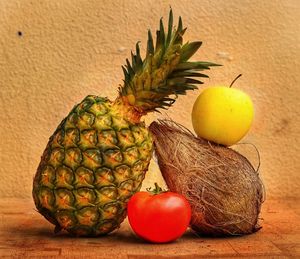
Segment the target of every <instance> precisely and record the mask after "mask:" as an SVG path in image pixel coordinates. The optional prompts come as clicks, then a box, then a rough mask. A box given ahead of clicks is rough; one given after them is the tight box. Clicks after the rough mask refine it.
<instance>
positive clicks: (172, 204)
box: [127, 192, 191, 243]
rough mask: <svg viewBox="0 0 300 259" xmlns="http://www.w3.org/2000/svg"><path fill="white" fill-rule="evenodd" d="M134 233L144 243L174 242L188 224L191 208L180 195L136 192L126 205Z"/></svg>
mask: <svg viewBox="0 0 300 259" xmlns="http://www.w3.org/2000/svg"><path fill="white" fill-rule="evenodd" d="M127 211H128V219H129V223H130V225H131V227H132V229H133V231H134V232H135V233H136V234H137V235H138V236H140V237H141V238H144V239H145V240H147V241H150V242H154V243H165V242H170V241H173V240H176V239H177V238H179V237H181V236H182V234H183V233H184V232H185V231H186V229H187V227H188V226H189V223H190V220H191V206H190V204H189V202H188V201H187V200H186V199H185V198H184V197H183V196H182V195H180V194H177V193H173V192H162V193H159V194H152V193H149V192H138V193H136V194H134V195H133V196H132V197H131V199H130V200H129V202H128V204H127Z"/></svg>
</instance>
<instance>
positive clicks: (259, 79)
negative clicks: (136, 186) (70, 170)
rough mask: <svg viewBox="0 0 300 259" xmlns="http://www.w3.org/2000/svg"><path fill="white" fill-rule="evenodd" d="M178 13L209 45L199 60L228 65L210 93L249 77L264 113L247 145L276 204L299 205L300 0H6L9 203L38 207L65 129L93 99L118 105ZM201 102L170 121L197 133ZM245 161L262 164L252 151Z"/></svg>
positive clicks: (4, 125)
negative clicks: (42, 177)
mask: <svg viewBox="0 0 300 259" xmlns="http://www.w3.org/2000/svg"><path fill="white" fill-rule="evenodd" d="M169 5H171V6H172V7H173V10H174V14H175V16H176V17H177V16H178V15H179V14H180V15H182V17H183V21H184V24H185V25H186V26H188V31H187V33H186V38H185V39H186V40H199V39H201V40H202V41H203V42H204V44H203V47H202V48H201V51H199V52H198V54H197V55H196V57H195V58H197V59H203V60H210V61H215V62H220V63H222V64H224V66H223V67H222V68H217V69H214V70H212V71H211V72H210V76H211V78H210V79H209V80H208V81H206V86H208V85H214V84H229V83H230V82H231V80H232V79H233V78H234V77H235V76H236V75H237V74H239V73H243V77H242V78H241V79H239V81H238V82H236V85H235V87H239V88H241V89H244V90H245V91H247V92H248V93H249V94H250V95H251V96H252V98H253V100H254V103H255V108H256V117H255V121H254V125H253V128H252V129H251V131H250V132H249V134H248V135H247V137H246V138H245V139H244V140H243V142H251V143H254V144H255V145H256V146H257V148H258V149H259V150H260V154H261V163H262V165H261V175H262V177H263V179H264V181H265V185H266V188H267V194H268V196H269V197H279V196H281V197H295V196H299V194H300V188H299V187H300V163H299V158H300V157H299V153H300V150H299V147H300V141H299V139H300V134H299V129H298V127H299V125H300V119H299V118H300V114H299V110H300V109H299V96H300V80H299V74H300V66H299V64H300V47H299V45H300V26H299V24H300V2H299V1H298V0H282V1H278V0H276V1H274V0H273V1H268V0H264V1H262V0H243V1H241V0H228V1H224V0H212V1H208V0H195V1H179V0H178V1H150V0H148V1H138V0H135V1H129V0H128V1H125V0H123V1H120V0H119V1H108V0H106V1H88V0H64V1H61V0H0V111H1V112H0V123H1V127H0V197H12V196H15V197H30V195H31V184H32V177H33V175H34V173H35V170H36V168H37V165H38V163H39V159H40V155H41V153H42V152H43V150H44V148H45V145H46V143H47V140H48V137H49V136H50V135H51V134H52V132H53V131H54V130H55V128H56V126H57V125H58V123H59V122H60V121H61V119H62V118H63V117H64V116H65V115H66V114H67V113H68V112H69V110H70V109H71V108H72V107H73V105H74V104H75V103H77V102H79V101H80V100H81V99H82V98H84V97H85V96H86V95H87V94H99V95H101V96H108V97H110V98H115V97H116V88H117V86H118V84H119V83H121V79H122V72H121V68H120V66H121V65H122V64H123V63H124V60H125V58H126V57H128V56H129V53H130V50H131V49H132V48H133V47H134V44H135V42H136V41H137V40H141V41H142V45H143V47H144V46H145V40H146V34H147V29H148V28H151V29H152V30H153V31H154V30H155V29H156V28H157V25H158V21H159V18H160V17H161V16H164V17H165V18H164V20H165V21H167V15H168V11H169ZM19 31H20V32H22V35H18V32H19ZM199 92H200V90H199V91H194V92H192V93H189V94H188V95H187V96H183V97H181V98H180V100H178V101H177V103H176V104H175V105H174V107H173V108H172V110H170V111H169V112H168V115H169V116H170V117H171V118H173V119H175V120H177V121H178V122H180V123H182V124H184V125H185V126H187V127H189V128H191V121H190V113H191V109H192V103H193V101H194V100H195V98H196V97H197V95H198V94H199ZM163 116H165V115H163ZM157 117H161V115H158V114H154V115H151V116H150V117H148V118H147V119H146V121H147V122H148V123H149V122H151V120H153V119H155V118H157ZM239 149H241V147H239ZM242 152H243V153H244V154H246V155H247V156H249V158H250V159H251V160H252V161H253V163H254V164H257V159H256V157H255V152H254V151H253V150H252V149H251V147H248V148H243V150H242ZM153 180H158V181H161V178H160V176H159V171H158V169H157V167H156V165H155V163H154V162H153V163H152V165H151V168H150V171H149V172H148V175H147V179H146V181H145V182H144V187H146V186H148V185H149V184H150V183H151V182H152V181H153Z"/></svg>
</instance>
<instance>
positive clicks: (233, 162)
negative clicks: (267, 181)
mask: <svg viewBox="0 0 300 259" xmlns="http://www.w3.org/2000/svg"><path fill="white" fill-rule="evenodd" d="M150 131H151V132H152V135H153V139H154V146H155V154H156V157H157V161H158V165H159V168H160V170H161V173H162V175H163V177H164V179H165V181H166V183H167V185H168V187H169V189H170V191H173V192H177V193H180V194H182V195H183V196H185V197H186V198H187V199H188V201H189V202H190V204H191V207H192V220H191V228H192V229H193V230H195V231H196V232H197V233H199V234H202V235H213V236H224V235H243V234H250V233H253V232H256V231H257V230H259V229H260V228H261V227H260V226H259V225H258V218H259V213H260V209H261V204H262V202H263V199H264V188H263V184H262V181H261V180H260V178H259V175H258V173H257V172H256V170H255V169H254V168H253V166H252V165H251V163H250V162H249V161H248V160H247V159H246V158H245V157H244V156H242V155H241V154H239V153H238V152H236V151H234V150H232V149H231V148H227V147H224V146H221V145H216V144H213V143H210V142H208V141H206V140H204V139H201V138H198V137H195V136H194V135H193V134H192V133H191V132H190V131H188V130H187V129H186V128H184V127H182V126H181V125H179V124H177V123H175V122H173V121H169V120H160V121H159V122H153V123H152V124H151V125H150Z"/></svg>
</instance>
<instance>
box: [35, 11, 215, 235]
mask: <svg viewBox="0 0 300 259" xmlns="http://www.w3.org/2000/svg"><path fill="white" fill-rule="evenodd" d="M185 30H186V28H183V27H182V20H181V18H179V22H178V26H177V29H176V28H173V14H172V10H170V14H169V24H168V31H167V32H165V30H164V25H163V22H162V19H161V20H160V28H159V30H158V31H157V32H156V44H155V47H154V44H153V39H152V35H151V32H150V31H149V32H148V42H147V52H146V57H145V58H144V60H142V58H141V55H140V49H139V43H137V44H136V53H135V54H133V53H131V58H132V62H131V64H130V62H129V60H128V59H127V60H126V65H125V66H123V67H122V69H123V72H124V76H125V79H124V84H123V85H122V86H121V87H120V88H119V95H118V97H117V99H116V100H115V101H110V100H109V99H107V98H103V97H99V96H93V95H89V96H87V97H86V98H84V100H83V101H82V102H81V103H79V104H78V105H76V106H75V107H74V108H73V109H72V110H71V112H70V113H69V115H68V116H67V117H66V118H65V119H64V120H63V121H62V122H61V123H60V125H59V126H58V128H57V129H56V131H55V132H54V134H53V135H52V136H51V137H50V139H49V142H48V144H47V147H46V149H45V151H44V153H43V155H42V158H41V162H40V164H39V167H38V169H37V173H36V175H35V177H34V181H33V198H34V201H35V205H36V207H37V209H38V211H39V212H40V213H41V214H42V215H43V216H44V217H45V218H46V219H47V220H49V221H50V222H51V223H53V224H54V225H55V232H58V231H60V230H66V231H68V232H70V233H72V234H74V235H76V236H97V235H103V234H107V233H109V232H111V231H113V230H114V229H116V228H118V227H119V226H120V224H121V222H122V221H123V220H124V218H125V217H126V204H127V201H128V200H129V198H130V197H131V196H132V195H133V194H134V193H135V192H137V191H139V189H140V187H141V185H142V181H143V179H144V176H145V173H146V171H147V169H148V165H149V162H150V159H151V156H152V150H153V144H152V138H151V134H150V133H149V131H148V129H147V127H146V126H145V123H144V122H143V121H141V117H142V116H143V115H146V114H147V113H148V112H152V111H157V109H159V108H164V109H166V108H168V107H170V106H171V105H172V103H173V102H174V101H175V97H177V95H179V94H185V93H186V91H187V90H193V89H196V88H197V87H196V86H195V85H196V84H201V83H202V82H201V81H199V80H197V79H195V78H200V77H207V76H206V75H204V74H202V73H199V71H201V70H206V69H209V67H210V66H214V65H215V64H213V63H210V62H201V61H199V62H189V61H188V60H189V58H190V57H191V56H192V55H193V54H194V53H195V52H196V51H197V50H198V48H199V47H200V45H201V42H191V43H185V44H183V42H182V36H183V34H184V32H185Z"/></svg>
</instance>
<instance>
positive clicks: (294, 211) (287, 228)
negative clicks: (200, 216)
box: [0, 199, 300, 259]
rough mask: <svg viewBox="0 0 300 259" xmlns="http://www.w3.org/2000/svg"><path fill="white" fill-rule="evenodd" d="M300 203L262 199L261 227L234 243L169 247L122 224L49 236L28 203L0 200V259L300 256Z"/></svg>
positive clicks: (186, 240) (192, 240)
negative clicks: (88, 234)
mask: <svg viewBox="0 0 300 259" xmlns="http://www.w3.org/2000/svg"><path fill="white" fill-rule="evenodd" d="M299 201H300V200H287V201H286V200H284V201H283V200H267V201H266V202H265V203H264V204H263V211H262V215H261V218H262V220H261V223H262V226H263V228H262V229H261V230H260V231H259V232H257V233H255V234H252V235H248V236H242V237H235V238H208V237H199V236H197V235H195V234H194V233H193V232H191V231H187V232H186V234H185V235H184V236H183V237H182V238H180V239H179V240H177V241H176V242H173V243H169V244H160V245H159V244H149V243H145V242H144V241H142V240H140V239H139V238H138V237H136V236H135V235H134V234H133V232H132V231H131V229H130V226H129V225H128V222H127V221H125V222H124V223H123V224H122V226H121V228H120V229H119V230H118V231H115V232H113V233H112V234H110V235H108V236H105V237H99V238H75V237H70V236H69V235H68V234H67V233H61V234H58V235H55V234H53V226H52V225H51V224H50V223H48V222H47V221H46V220H45V219H44V218H43V217H42V216H40V215H39V213H37V212H36V211H35V209H34V205H33V203H32V201H30V200H18V199H1V200H0V257H1V258H5V257H6V258H12V257H15V258H21V257H22V258H41V257H49V258H50V257H51V258H53V257H66V258H89V257H94V258H95V257H96V258H114V259H119V258H128V259H139V258H143V259H149V258H159V259H160V258H180V259H185V258H193V259H196V258H208V257H218V258H233V257H234V258H239V257H242V258H253V257H259V258H290V257H298V258H299V257H300V224H299V222H300V210H299V206H298V205H299Z"/></svg>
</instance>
